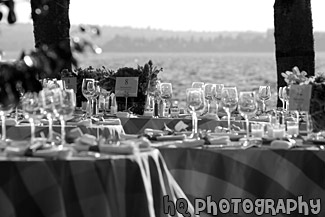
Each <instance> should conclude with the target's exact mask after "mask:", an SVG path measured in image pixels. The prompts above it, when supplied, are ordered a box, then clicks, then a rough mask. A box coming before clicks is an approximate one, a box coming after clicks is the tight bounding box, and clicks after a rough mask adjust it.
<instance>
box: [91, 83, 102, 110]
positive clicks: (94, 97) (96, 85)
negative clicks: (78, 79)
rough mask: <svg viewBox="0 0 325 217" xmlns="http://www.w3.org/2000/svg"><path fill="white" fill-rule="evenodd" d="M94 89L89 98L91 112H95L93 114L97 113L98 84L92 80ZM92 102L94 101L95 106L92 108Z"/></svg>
mask: <svg viewBox="0 0 325 217" xmlns="http://www.w3.org/2000/svg"><path fill="white" fill-rule="evenodd" d="M89 85H90V84H89ZM90 86H91V85H90ZM94 89H95V90H94V93H93V95H92V96H91V97H90V98H91V104H92V113H93V114H95V115H98V97H99V95H100V86H99V82H98V81H94ZM94 102H95V108H93V105H94Z"/></svg>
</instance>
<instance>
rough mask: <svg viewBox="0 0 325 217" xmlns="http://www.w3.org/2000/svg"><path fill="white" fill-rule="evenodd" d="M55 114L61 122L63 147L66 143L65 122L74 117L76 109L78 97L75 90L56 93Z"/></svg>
mask: <svg viewBox="0 0 325 217" xmlns="http://www.w3.org/2000/svg"><path fill="white" fill-rule="evenodd" d="M55 97H56V99H55V100H54V102H55V108H56V109H55V112H56V116H57V117H58V118H59V119H60V122H61V146H62V145H64V144H65V143H66V141H65V135H66V134H65V121H66V120H67V119H69V118H71V117H72V116H73V113H74V110H75V107H76V96H75V93H74V91H73V89H67V90H61V91H56V94H55Z"/></svg>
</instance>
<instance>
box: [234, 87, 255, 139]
mask: <svg viewBox="0 0 325 217" xmlns="http://www.w3.org/2000/svg"><path fill="white" fill-rule="evenodd" d="M238 110H239V112H240V114H241V115H243V116H244V118H245V121H246V137H247V139H248V138H249V116H250V115H253V114H255V112H256V111H257V102H256V98H255V92H252V91H247V92H240V93H239V99H238Z"/></svg>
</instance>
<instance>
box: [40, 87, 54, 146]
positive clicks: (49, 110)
mask: <svg viewBox="0 0 325 217" xmlns="http://www.w3.org/2000/svg"><path fill="white" fill-rule="evenodd" d="M54 91H55V90H53V89H52V90H51V89H49V88H44V89H43V90H42V91H41V92H40V100H41V101H40V102H41V103H40V104H41V107H42V112H43V114H44V115H45V116H46V118H47V120H48V121H49V134H48V141H50V142H52V141H53V119H54V118H55V115H54V109H55V107H54Z"/></svg>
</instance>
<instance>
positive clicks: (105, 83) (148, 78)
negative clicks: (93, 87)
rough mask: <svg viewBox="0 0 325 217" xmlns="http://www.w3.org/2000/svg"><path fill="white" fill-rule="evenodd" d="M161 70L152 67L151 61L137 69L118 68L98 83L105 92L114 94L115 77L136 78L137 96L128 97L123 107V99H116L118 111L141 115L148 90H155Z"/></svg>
mask: <svg viewBox="0 0 325 217" xmlns="http://www.w3.org/2000/svg"><path fill="white" fill-rule="evenodd" d="M162 70H163V69H162V68H158V67H157V66H154V65H153V63H152V61H151V60H149V62H148V63H146V64H145V65H144V66H139V65H138V67H137V68H129V67H123V68H119V69H118V70H117V71H116V72H115V73H112V74H110V75H109V76H105V77H104V78H103V79H101V81H100V82H99V84H100V86H101V87H102V88H104V89H106V90H107V91H110V92H113V93H114V92H115V83H116V78H117V77H138V78H139V79H138V94H137V97H129V98H128V101H127V105H125V98H124V97H117V98H116V101H117V104H118V111H122V110H125V108H127V109H128V110H129V111H131V112H133V113H135V114H139V115H142V114H143V112H144V108H145V104H146V99H147V96H148V90H150V91H152V90H153V89H155V88H156V84H157V82H158V74H159V72H161V71H162Z"/></svg>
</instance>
